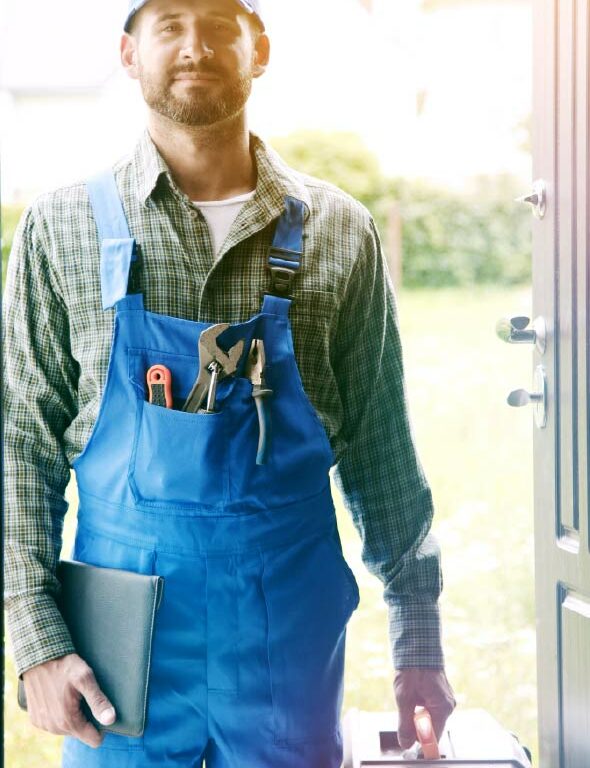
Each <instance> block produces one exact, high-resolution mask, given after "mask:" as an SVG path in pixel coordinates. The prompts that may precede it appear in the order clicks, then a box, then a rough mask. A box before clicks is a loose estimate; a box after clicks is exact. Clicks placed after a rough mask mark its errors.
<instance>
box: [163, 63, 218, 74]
mask: <svg viewBox="0 0 590 768" xmlns="http://www.w3.org/2000/svg"><path fill="white" fill-rule="evenodd" d="M184 74H191V75H219V76H222V75H223V74H224V72H223V71H222V70H221V69H220V68H219V67H218V66H217V65H215V64H210V63H208V62H207V63H205V62H202V63H201V64H199V66H195V65H194V64H189V65H187V66H185V67H178V68H177V69H175V70H174V71H173V72H172V77H176V76H177V75H184Z"/></svg>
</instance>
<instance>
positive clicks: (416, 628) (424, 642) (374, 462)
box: [332, 220, 444, 669]
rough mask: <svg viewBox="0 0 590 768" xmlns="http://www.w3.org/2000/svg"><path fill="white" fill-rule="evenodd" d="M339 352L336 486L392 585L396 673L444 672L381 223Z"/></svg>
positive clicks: (425, 503) (438, 581) (425, 507)
mask: <svg viewBox="0 0 590 768" xmlns="http://www.w3.org/2000/svg"><path fill="white" fill-rule="evenodd" d="M334 352H335V354H334V357H333V363H332V365H333V367H334V371H335V374H336V378H337V381H338V388H339V391H340V396H341V398H342V402H343V406H344V414H345V419H344V427H343V438H344V443H345V446H346V447H345V448H344V450H343V452H342V453H341V454H340V456H339V460H338V463H337V465H336V468H335V475H334V479H335V481H336V484H337V487H338V488H339V490H340V491H341V493H342V495H343V498H344V502H345V504H346V506H347V507H348V509H349V511H350V513H351V515H352V519H353V522H354V525H355V527H356V529H357V531H358V532H359V535H360V537H361V542H362V557H363V562H364V563H365V565H366V566H367V568H368V569H369V571H370V572H371V573H373V574H374V575H375V576H377V577H378V578H379V579H380V580H381V581H382V583H383V585H384V598H385V601H386V603H387V604H388V607H389V627H390V637H391V644H392V656H393V663H394V666H395V667H396V669H401V668H404V667H433V668H442V667H443V666H444V657H443V651H442V644H441V629H440V616H439V609H438V597H439V594H440V592H441V589H442V574H441V568H440V552H439V547H438V544H437V542H436V540H435V539H434V537H433V536H432V534H431V533H430V526H431V522H432V516H433V505H432V497H431V492H430V488H429V485H428V482H427V480H426V478H425V476H424V472H423V469H422V466H421V464H420V460H419V458H418V455H417V453H416V448H415V445H414V440H413V435H412V431H411V426H410V422H409V417H408V408H407V402H406V393H405V384H404V372H403V363H402V350H401V344H400V338H399V330H398V319H397V309H396V303H395V296H394V293H393V287H392V285H391V281H390V278H389V274H388V271H387V267H386V264H385V260H384V258H383V254H382V251H381V246H380V243H379V237H378V234H377V231H376V229H375V225H374V223H373V221H372V220H371V221H370V225H369V226H368V227H367V230H366V232H365V235H364V238H363V244H362V246H361V251H360V253H359V256H358V260H357V261H356V263H355V266H354V268H353V272H352V274H351V276H350V278H349V282H348V286H347V289H346V294H345V297H344V300H343V304H342V307H341V311H340V316H339V321H338V327H337V331H336V344H335V348H334Z"/></svg>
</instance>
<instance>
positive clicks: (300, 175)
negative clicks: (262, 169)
mask: <svg viewBox="0 0 590 768" xmlns="http://www.w3.org/2000/svg"><path fill="white" fill-rule="evenodd" d="M264 149H265V152H266V156H267V157H268V158H269V159H270V162H271V168H272V170H273V171H274V172H275V173H276V174H277V175H278V176H279V177H281V178H282V179H284V180H285V179H286V180H287V183H288V186H290V187H291V188H292V189H293V190H295V191H296V190H297V189H299V190H301V191H302V197H304V198H305V202H306V203H307V204H308V205H309V206H310V209H311V210H310V213H311V214H312V215H314V214H316V215H317V214H322V217H323V218H325V217H326V215H327V216H331V217H336V218H337V219H342V218H343V219H345V220H346V221H348V222H351V223H355V224H357V225H358V226H359V228H361V229H364V228H366V227H367V226H368V225H369V223H370V221H371V218H372V217H371V213H370V212H369V211H368V210H367V208H365V206H364V205H363V204H362V203H361V202H360V201H359V200H357V199H356V198H354V197H353V196H352V195H350V194H349V193H348V192H345V191H344V190H343V189H341V188H340V187H337V186H336V185H335V184H332V183H331V182H329V181H326V180H325V179H321V178H318V177H317V176H312V175H310V174H308V173H305V172H303V171H301V170H299V169H297V168H294V167H293V166H291V165H289V164H287V162H286V161H285V160H284V158H283V157H281V155H279V154H278V152H277V151H276V150H275V149H274V148H272V147H271V146H269V144H264Z"/></svg>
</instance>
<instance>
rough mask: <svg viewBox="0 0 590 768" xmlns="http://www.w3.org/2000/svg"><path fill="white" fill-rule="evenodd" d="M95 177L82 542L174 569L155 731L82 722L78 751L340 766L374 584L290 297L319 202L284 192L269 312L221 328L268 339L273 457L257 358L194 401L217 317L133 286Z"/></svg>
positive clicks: (82, 547)
mask: <svg viewBox="0 0 590 768" xmlns="http://www.w3.org/2000/svg"><path fill="white" fill-rule="evenodd" d="M88 189H89V194H90V199H91V202H92V206H93V210H94V215H95V218H96V222H97V226H98V230H99V234H100V237H101V239H102V255H101V283H102V286H101V287H102V297H103V308H104V309H107V308H109V307H112V306H115V309H116V316H115V324H114V332H113V340H112V348H111V357H110V362H109V369H108V375H107V381H106V387H105V391H104V395H103V398H102V402H101V405H100V410H99V415H98V419H97V422H96V424H95V426H94V429H93V432H92V434H91V437H90V439H89V441H88V443H87V445H86V447H85V448H84V451H83V452H82V454H80V456H79V457H78V458H77V459H76V460H75V461H74V463H73V466H74V468H75V471H76V476H77V482H78V489H79V500H80V501H79V511H78V529H77V535H76V541H75V546H74V552H73V558H74V559H76V560H81V561H84V562H87V563H91V564H94V565H99V566H106V567H113V568H123V569H127V570H131V571H136V572H140V573H148V574H158V575H160V576H163V577H164V580H165V583H164V596H163V600H162V604H161V607H160V610H159V612H158V615H157V621H156V629H155V634H154V643H153V655H152V662H151V672H150V681H149V695H148V709H147V721H146V730H145V733H144V735H143V736H142V737H141V738H128V737H123V736H119V735H115V734H110V733H109V734H106V736H105V739H104V742H103V744H102V746H101V747H100V748H99V749H96V750H95V749H92V748H90V747H87V746H86V745H84V744H83V743H82V742H79V741H77V740H75V739H72V738H66V739H65V740H64V751H63V766H64V767H65V768H99V767H100V768H107V766H108V768H132V767H133V768H135V767H136V766H146V768H147V767H148V766H149V767H150V768H165V766H175V767H179V766H183V768H197V767H198V768H200V767H201V766H202V761H203V759H205V760H206V765H207V768H339V767H340V764H341V760H342V744H341V733H340V726H339V717H340V709H341V703H342V688H343V671H344V645H345V629H346V624H347V622H348V620H349V618H350V616H351V614H352V612H353V611H354V610H355V608H356V607H357V605H358V599H359V593H358V587H357V584H356V581H355V578H354V575H353V573H352V571H351V570H350V568H349V567H348V565H347V564H346V561H345V560H344V558H343V556H342V551H341V547H340V539H339V536H338V531H337V527H336V519H335V514H334V506H333V503H332V497H331V493H330V484H329V476H328V472H329V469H330V467H331V465H332V464H333V461H334V457H333V452H332V450H331V447H330V443H329V440H328V437H327V435H326V432H325V430H324V427H323V426H322V423H321V422H320V420H319V418H318V416H317V414H316V412H315V410H314V408H313V406H312V405H311V403H310V401H309V400H308V398H307V396H306V394H305V392H304V390H303V386H302V382H301V377H300V374H299V370H298V367H297V363H296V360H295V356H294V351H293V340H292V334H291V327H290V323H289V307H290V304H291V301H290V300H289V299H288V298H285V297H282V296H281V295H279V294H280V292H281V286H283V287H284V285H285V282H283V283H281V279H280V278H283V279H284V278H285V276H288V275H289V274H290V273H294V272H296V270H297V269H299V267H300V265H301V258H302V251H303V222H304V204H303V203H302V202H300V201H298V200H295V199H294V198H289V197H288V198H286V200H285V211H284V213H283V215H282V216H281V217H280V219H279V220H278V223H277V228H276V233H275V239H274V241H273V245H272V248H271V251H270V256H269V260H270V266H271V267H274V268H278V269H275V270H274V274H275V275H276V276H277V277H278V278H279V279H277V280H276V281H273V288H271V293H268V294H266V295H265V296H264V300H263V305H262V310H261V312H260V313H259V314H257V315H255V316H253V317H252V318H251V319H249V320H248V321H247V322H245V323H241V324H235V325H231V326H230V327H229V328H228V329H227V330H226V331H225V332H224V334H223V335H222V336H221V337H220V338H219V344H220V346H222V347H223V348H224V349H225V350H226V351H227V350H229V349H230V347H232V346H233V345H234V344H236V342H237V341H238V340H239V339H244V341H245V344H244V350H245V353H246V352H247V350H249V349H250V344H251V341H252V339H254V338H258V339H262V340H263V342H264V347H265V353H266V370H265V374H266V384H267V386H268V387H270V388H271V389H272V390H273V396H272V398H271V400H270V407H271V421H272V442H271V446H270V451H269V456H268V460H267V461H266V463H265V464H263V465H261V466H257V464H256V454H257V446H258V429H259V428H258V418H257V411H256V405H255V403H254V400H253V397H252V384H251V382H250V381H249V380H248V379H247V378H245V377H244V376H243V373H244V367H243V362H241V363H240V367H239V368H238V371H237V372H236V375H234V376H228V377H226V378H224V379H222V380H221V381H220V384H219V387H218V390H217V399H216V407H217V412H216V413H214V414H201V413H188V412H184V411H182V410H179V409H178V408H180V407H181V405H182V403H183V401H184V399H185V398H186V397H187V395H188V393H189V392H190V390H191V387H192V385H193V382H194V380H195V378H196V376H197V372H198V365H199V359H198V357H199V356H198V340H199V336H200V334H201V332H202V331H203V330H204V329H206V328H208V327H210V325H211V324H207V323H200V322H193V321H189V320H183V319H180V318H176V317H169V316H166V315H161V314H156V313H153V312H148V311H146V310H145V309H144V303H143V295H142V294H140V293H128V290H127V289H128V280H129V274H130V266H131V264H132V262H133V261H134V259H135V252H136V245H135V240H133V239H132V238H131V235H130V233H129V229H128V226H127V222H126V218H125V214H124V211H123V207H122V204H121V201H120V198H119V194H118V190H117V186H116V183H115V179H114V177H113V175H112V173H108V174H105V175H103V176H101V177H98V178H97V179H95V180H93V181H92V182H90V183H89V185H88ZM286 282H289V281H288V280H287V281H286ZM261 288H263V286H261ZM273 292H274V294H275V295H273ZM244 356H246V355H245V354H244ZM156 363H160V364H164V365H165V366H166V367H167V368H168V369H169V370H170V371H171V374H172V381H173V397H174V403H175V409H168V408H165V407H161V406H159V405H155V404H151V403H149V402H148V400H147V386H146V373H147V371H148V369H149V368H150V367H151V366H152V365H154V364H156Z"/></svg>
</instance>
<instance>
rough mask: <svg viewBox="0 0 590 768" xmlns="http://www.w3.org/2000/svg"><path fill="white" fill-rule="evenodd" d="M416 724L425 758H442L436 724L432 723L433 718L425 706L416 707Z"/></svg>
mask: <svg viewBox="0 0 590 768" xmlns="http://www.w3.org/2000/svg"><path fill="white" fill-rule="evenodd" d="M414 726H415V728H416V734H417V736H418V741H419V742H420V747H421V748H422V754H423V755H424V759H425V760H440V750H439V748H438V740H437V738H436V733H435V732H434V726H433V725H432V718H431V717H430V712H429V711H428V710H427V709H425V707H416V710H415V712H414Z"/></svg>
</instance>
